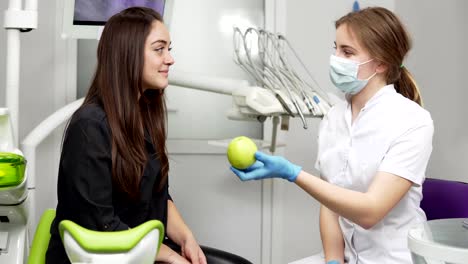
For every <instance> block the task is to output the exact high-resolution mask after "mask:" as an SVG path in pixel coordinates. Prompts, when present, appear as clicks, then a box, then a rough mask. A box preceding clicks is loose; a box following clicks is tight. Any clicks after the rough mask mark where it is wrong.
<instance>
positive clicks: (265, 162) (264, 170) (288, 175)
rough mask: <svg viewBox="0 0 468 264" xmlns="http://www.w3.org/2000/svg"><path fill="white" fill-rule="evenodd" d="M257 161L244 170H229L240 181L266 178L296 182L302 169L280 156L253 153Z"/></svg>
mask: <svg viewBox="0 0 468 264" xmlns="http://www.w3.org/2000/svg"><path fill="white" fill-rule="evenodd" d="M255 158H256V159H257V161H256V162H255V163H254V164H253V165H252V166H250V167H248V168H247V169H245V170H239V169H236V168H234V167H231V170H232V171H233V172H234V173H235V174H236V175H237V177H239V179H241V180H242V181H249V180H261V179H267V178H282V179H286V180H288V181H290V182H294V181H296V178H297V175H299V172H301V170H302V168H301V167H300V166H297V165H295V164H293V163H291V162H289V161H288V160H287V159H285V158H283V157H281V156H270V155H267V154H265V153H263V152H259V151H257V152H255Z"/></svg>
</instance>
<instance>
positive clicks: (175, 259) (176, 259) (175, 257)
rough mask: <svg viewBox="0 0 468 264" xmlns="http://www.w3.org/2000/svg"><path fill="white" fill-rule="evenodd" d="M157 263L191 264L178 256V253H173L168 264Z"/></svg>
mask: <svg viewBox="0 0 468 264" xmlns="http://www.w3.org/2000/svg"><path fill="white" fill-rule="evenodd" d="M156 263H164V264H166V263H167V264H190V261H188V260H187V259H186V258H184V257H182V256H181V255H179V254H177V253H176V252H172V253H171V254H170V255H169V258H168V260H167V262H156Z"/></svg>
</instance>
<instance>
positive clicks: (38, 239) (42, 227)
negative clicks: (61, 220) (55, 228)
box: [28, 209, 55, 264]
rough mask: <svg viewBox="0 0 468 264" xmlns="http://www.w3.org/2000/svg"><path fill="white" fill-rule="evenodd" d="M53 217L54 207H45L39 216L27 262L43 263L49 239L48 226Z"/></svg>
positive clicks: (31, 263) (32, 263)
mask: <svg viewBox="0 0 468 264" xmlns="http://www.w3.org/2000/svg"><path fill="white" fill-rule="evenodd" d="M54 218H55V209H47V210H46V211H45V212H44V213H43V214H42V216H41V219H40V221H39V224H38V225H37V228H36V233H35V234H34V239H33V242H32V246H31V252H29V258H28V264H44V263H45V255H46V252H47V248H48V247H49V240H50V226H51V225H52V222H53V221H54Z"/></svg>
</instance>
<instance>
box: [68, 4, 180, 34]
mask: <svg viewBox="0 0 468 264" xmlns="http://www.w3.org/2000/svg"><path fill="white" fill-rule="evenodd" d="M64 1H65V3H64V12H63V32H62V36H63V37H64V38H77V39H98V38H99V36H100V34H101V32H102V28H103V26H104V25H105V24H106V21H107V20H108V19H109V18H110V17H111V16H112V15H114V14H116V13H118V12H120V11H122V10H124V9H126V8H128V7H132V6H144V7H149V8H152V9H154V10H156V11H157V12H158V13H160V14H161V15H162V16H163V18H164V22H165V24H166V25H168V26H169V22H170V14H171V12H172V2H173V0H64Z"/></svg>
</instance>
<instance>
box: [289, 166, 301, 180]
mask: <svg viewBox="0 0 468 264" xmlns="http://www.w3.org/2000/svg"><path fill="white" fill-rule="evenodd" d="M290 170H291V172H290V174H289V175H288V178H287V180H288V181H290V182H295V181H296V179H297V176H298V175H299V173H300V172H301V171H302V167H301V166H298V165H296V164H292V163H291V167H290Z"/></svg>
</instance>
